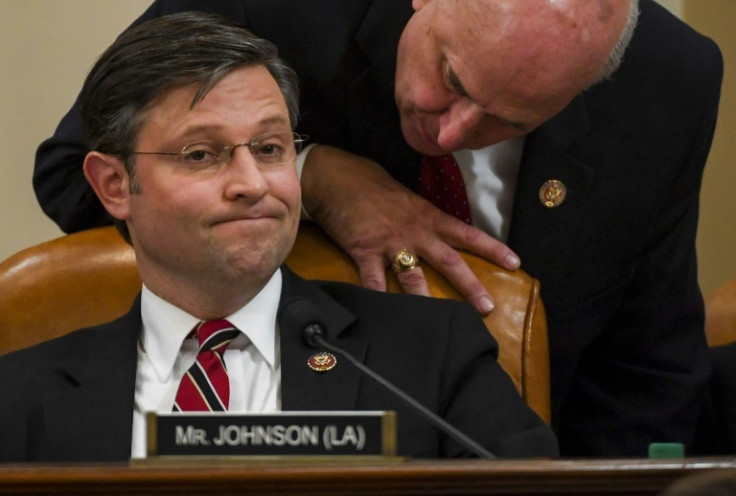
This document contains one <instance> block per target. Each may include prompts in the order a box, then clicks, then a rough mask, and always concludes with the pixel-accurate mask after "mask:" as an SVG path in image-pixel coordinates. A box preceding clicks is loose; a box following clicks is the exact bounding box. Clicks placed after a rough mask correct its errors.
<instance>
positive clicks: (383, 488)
mask: <svg viewBox="0 0 736 496" xmlns="http://www.w3.org/2000/svg"><path fill="white" fill-rule="evenodd" d="M713 469H736V458H703V459H694V458H691V459H683V460H633V459H632V460H577V461H576V460H554V461H549V460H526V461H510V460H504V461H476V460H469V461H461V460H451V461H440V460H436V461H406V462H403V461H393V462H382V461H365V460H363V461H357V460H353V461H334V460H332V461H324V460H323V461H315V460H303V461H296V460H281V461H276V462H275V461H273V460H268V461H262V460H261V461H258V460H257V461H249V460H243V459H241V460H219V461H218V460H206V461H201V462H197V463H192V462H191V461H190V462H187V463H157V464H137V463H136V464H130V465H128V464H120V465H102V464H101V465H84V466H81V465H73V466H72V465H53V466H41V465H4V466H3V465H0V494H3V495H6V494H56V495H66V494H96V495H100V494H102V495H127V494H130V495H133V494H135V495H140V494H177V495H195V494H202V495H215V494H216V495H230V494H232V495H234V494H238V495H246V494H249V495H250V494H258V495H275V494H279V495H291V494H294V495H301V496H304V495H368V494H371V495H381V496H386V495H425V494H426V495H429V494H432V495H442V494H448V495H453V496H462V495H468V494H488V495H494V494H515V495H551V494H566V495H575V494H585V495H613V494H615V495H618V496H621V495H656V494H658V493H659V492H660V491H661V490H662V489H664V488H665V487H666V486H667V485H668V484H670V483H671V482H672V481H674V480H675V479H677V478H679V477H682V476H684V475H688V474H694V473H699V472H703V471H706V470H713Z"/></svg>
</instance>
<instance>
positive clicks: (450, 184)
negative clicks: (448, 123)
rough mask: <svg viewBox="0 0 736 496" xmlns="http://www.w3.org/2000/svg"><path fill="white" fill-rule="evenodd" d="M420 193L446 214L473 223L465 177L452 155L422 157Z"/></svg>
mask: <svg viewBox="0 0 736 496" xmlns="http://www.w3.org/2000/svg"><path fill="white" fill-rule="evenodd" d="M419 193H420V194H421V195H422V196H423V197H424V198H426V199H427V200H429V201H431V202H432V203H434V204H435V205H436V206H437V207H438V208H439V209H441V210H443V211H444V212H446V213H448V214H450V215H454V216H455V217H457V218H458V219H460V220H462V221H464V222H467V223H468V224H472V223H473V219H472V217H471V215H470V205H469V204H468V194H467V192H466V191H465V182H464V181H463V175H462V173H461V172H460V167H458V165H457V162H456V161H455V157H453V156H452V155H451V154H448V155H440V156H438V157H430V156H426V155H425V156H424V157H422V171H421V173H420V176H419Z"/></svg>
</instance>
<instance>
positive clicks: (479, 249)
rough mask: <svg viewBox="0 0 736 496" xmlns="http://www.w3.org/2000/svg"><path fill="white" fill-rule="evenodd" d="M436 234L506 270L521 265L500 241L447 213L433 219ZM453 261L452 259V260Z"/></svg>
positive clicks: (456, 246)
mask: <svg viewBox="0 0 736 496" xmlns="http://www.w3.org/2000/svg"><path fill="white" fill-rule="evenodd" d="M435 229H436V231H437V234H438V235H439V236H440V237H441V238H442V239H443V240H445V242H446V243H448V244H450V245H452V246H453V247H455V248H459V249H462V250H466V251H469V252H472V253H475V254H476V255H479V256H481V257H483V258H485V259H486V260H490V261H491V262H493V263H495V264H497V265H499V266H501V267H503V268H504V269H507V270H516V269H518V268H519V266H520V265H521V260H520V259H519V256H518V255H517V254H516V253H515V252H514V251H513V250H512V249H511V248H509V247H508V246H506V245H505V244H504V243H502V242H501V241H499V240H497V239H495V238H494V237H492V236H490V235H489V234H487V233H485V232H483V231H481V230H480V229H478V228H477V227H475V226H471V225H469V224H466V223H465V222H463V221H461V220H458V219H456V218H455V217H452V216H449V215H444V214H443V215H442V216H440V217H439V218H438V219H436V221H435ZM453 262H454V260H453Z"/></svg>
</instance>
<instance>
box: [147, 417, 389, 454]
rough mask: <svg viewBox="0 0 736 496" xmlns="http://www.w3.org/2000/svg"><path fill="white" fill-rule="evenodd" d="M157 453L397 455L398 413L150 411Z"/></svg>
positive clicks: (151, 446)
mask: <svg viewBox="0 0 736 496" xmlns="http://www.w3.org/2000/svg"><path fill="white" fill-rule="evenodd" d="M146 423H147V426H146V429H147V441H148V447H147V452H148V456H149V457H158V456H232V455H240V456H243V455H245V456H271V455H276V456H291V455H307V456H314V455H329V456H336V455H352V456H355V455H370V456H395V455H396V413H395V412H393V411H375V412H374V411H370V412H336V411H328V412H321V411H310V412H297V411H293V412H279V413H270V414H230V413H148V414H147V416H146Z"/></svg>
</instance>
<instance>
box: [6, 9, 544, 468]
mask: <svg viewBox="0 0 736 496" xmlns="http://www.w3.org/2000/svg"><path fill="white" fill-rule="evenodd" d="M81 102H82V107H81V108H82V120H83V124H84V128H85V134H86V137H87V141H88V145H89V149H90V150H92V151H91V152H89V153H88V154H87V156H86V158H85V161H84V172H85V176H86V177H87V179H88V181H89V182H90V184H91V186H92V188H93V189H94V191H95V193H96V194H97V195H98V197H99V199H100V201H101V202H102V204H103V205H104V206H105V208H106V209H107V211H108V212H109V213H110V214H111V215H112V217H113V218H115V219H116V222H117V225H118V228H119V229H120V231H121V233H123V235H124V236H125V237H126V239H127V240H128V241H129V242H130V243H131V244H132V246H133V248H134V250H135V254H136V260H137V266H138V270H139V272H140V276H141V279H142V281H143V290H142V292H141V295H140V296H139V297H138V298H137V299H136V301H135V303H134V305H133V307H132V308H131V310H130V312H129V313H128V314H126V315H124V316H123V317H122V318H120V319H118V320H116V321H114V322H112V323H109V324H106V325H102V326H98V327H94V328H89V329H84V330H81V331H77V332H74V333H71V334H69V335H67V336H64V337H62V338H59V339H56V340H53V341H49V342H46V343H43V344H41V345H39V346H36V347H33V348H29V349H26V350H21V351H19V352H16V353H12V354H9V355H6V356H4V357H2V359H0V377H2V379H0V394H2V396H3V398H4V401H3V408H2V413H0V460H3V461H115V460H118V461H121V460H127V459H128V458H130V457H131V456H133V457H139V456H142V455H143V454H144V453H145V432H144V431H145V428H144V414H145V412H147V411H154V410H155V411H171V410H172V409H174V408H175V409H178V410H189V409H201V408H207V409H217V408H218V403H221V405H220V409H223V410H228V411H231V412H268V411H278V410H336V409H339V410H389V409H390V410H396V411H397V415H398V453H399V454H400V455H406V456H416V457H457V456H467V455H469V454H470V453H468V452H467V450H466V449H465V448H463V447H462V446H461V445H460V444H458V443H456V442H453V441H452V440H450V439H448V438H447V437H446V436H444V435H443V434H441V433H440V432H439V431H438V430H437V429H435V428H434V427H432V426H431V424H429V423H428V422H427V421H425V420H424V419H423V417H421V416H419V415H417V414H415V413H413V412H412V411H411V410H410V409H408V408H405V407H404V404H403V403H401V402H400V400H397V399H395V398H394V397H393V396H391V395H390V394H388V393H387V392H385V391H384V390H382V389H381V388H380V387H379V386H378V385H377V384H375V383H373V382H372V381H371V380H370V379H367V378H364V377H363V376H362V375H361V374H360V373H359V372H358V371H357V370H356V369H355V368H353V367H352V366H351V365H350V364H346V363H342V362H340V363H338V364H337V365H336V366H335V367H334V368H333V369H331V370H329V371H326V372H316V371H313V370H311V369H310V368H309V367H308V361H309V359H310V357H311V356H312V355H314V352H315V350H314V349H312V348H310V347H309V346H307V344H305V343H304V342H303V340H302V336H301V334H302V332H301V331H302V330H301V329H291V328H289V326H286V325H284V323H282V322H279V321H278V319H277V315H278V312H279V308H280V306H281V305H282V304H283V302H285V301H288V300H290V299H292V298H294V297H296V296H299V297H302V298H305V299H307V300H309V301H311V302H313V303H314V304H315V305H316V306H317V307H318V308H319V309H320V311H321V312H322V313H323V314H324V319H325V322H326V324H327V328H328V329H329V332H330V339H331V340H333V342H334V343H336V344H337V345H338V346H341V347H344V348H347V349H349V350H350V351H352V353H353V354H354V355H356V356H358V357H359V358H360V359H362V360H363V361H364V363H365V364H366V365H367V366H369V367H371V368H373V369H374V370H376V371H378V373H379V374H381V375H383V376H385V377H387V378H389V379H390V380H392V381H395V383H396V384H398V386H399V387H400V388H402V389H404V390H406V391H407V392H409V394H411V395H412V396H413V397H414V398H416V399H417V400H418V401H419V402H420V403H422V404H423V405H425V406H426V407H428V408H429V409H431V410H432V411H434V412H436V413H437V414H439V415H441V416H442V417H443V418H444V419H445V420H447V421H448V422H450V423H451V424H453V425H454V426H455V427H457V428H458V429H459V430H461V431H462V432H464V433H465V434H466V435H467V436H469V437H470V438H471V439H474V440H476V441H477V442H478V443H480V444H481V445H482V446H483V447H484V448H486V449H487V450H488V451H490V452H491V453H494V454H495V455H497V456H501V457H524V456H555V455H556V454H557V444H556V440H555V437H554V435H553V433H552V431H551V430H550V428H549V427H548V426H547V425H545V424H544V422H543V421H542V420H541V419H540V418H539V417H537V416H536V415H535V414H534V413H533V412H532V411H531V410H530V409H529V408H528V407H527V406H526V405H525V404H524V403H523V401H522V400H521V398H520V397H519V395H518V394H517V392H516V390H515V388H514V386H513V384H512V382H511V380H510V379H509V378H508V376H506V374H505V373H504V372H503V370H502V369H501V368H500V366H499V365H498V363H497V362H496V360H495V356H496V354H497V351H498V350H497V346H496V344H495V342H494V341H493V338H492V337H491V336H490V335H489V334H488V332H487V330H486V329H485V326H484V325H483V323H482V321H481V320H480V318H479V317H478V316H477V314H476V313H475V312H474V311H473V309H472V308H471V307H470V306H468V305H466V304H463V303H456V302H450V301H441V300H434V299H429V298H424V297H418V296H408V295H387V294H384V293H380V292H372V291H369V290H366V289H363V288H360V287H357V286H350V285H344V284H337V283H310V282H306V281H304V280H302V279H300V278H299V277H297V276H296V275H294V274H293V273H291V272H290V271H289V269H288V268H286V267H285V266H283V265H282V263H283V261H284V259H285V258H286V255H287V253H288V252H289V250H290V249H291V247H292V245H293V242H294V238H295V236H296V232H297V228H298V224H299V214H300V206H301V193H300V187H299V180H298V178H297V173H296V169H295V165H294V161H295V157H296V153H297V150H296V145H295V143H298V142H299V141H300V140H301V138H300V137H299V136H298V135H295V134H293V132H292V129H294V127H295V125H296V121H297V116H298V91H297V87H296V76H295V75H294V73H293V72H292V71H291V70H290V69H289V68H287V67H286V66H284V65H283V64H282V63H281V62H280V60H279V59H278V58H277V55H276V52H275V48H274V46H273V45H272V44H270V43H269V42H266V41H264V40H261V39H259V38H256V37H254V36H253V35H251V34H250V33H249V32H248V31H246V30H245V29H243V28H242V27H239V26H236V25H234V24H230V23H229V22H228V21H225V20H223V19H221V18H219V17H214V16H210V15H206V14H195V13H184V14H177V15H174V16H170V17H162V18H159V19H157V20H153V21H150V22H148V23H145V24H142V25H140V26H138V27H137V28H135V29H133V30H131V31H129V32H127V33H126V34H124V35H123V36H121V37H120V38H119V39H118V40H117V41H116V42H115V43H114V44H113V45H112V46H111V47H110V48H109V49H108V50H107V51H106V52H105V53H104V54H103V55H102V57H101V58H100V60H99V61H98V62H97V64H96V65H95V66H94V68H93V69H92V71H91V72H90V74H89V75H88V77H87V79H86V81H85V84H84V88H83V91H82V99H81ZM203 322H204V323H203ZM220 324H223V326H224V328H225V329H226V330H220V328H219V327H218V326H219V325H220ZM211 328H215V329H216V334H215V335H214V336H215V337H214V338H211V339H219V337H222V336H226V337H225V338H223V339H222V342H221V344H222V347H220V348H218V351H213V350H210V351H209V352H208V353H209V357H210V358H211V359H213V360H214V361H215V362H220V366H219V374H220V377H222V374H224V377H225V381H224V382H225V384H226V389H227V390H226V391H225V392H223V391H222V390H221V389H220V388H219V387H215V388H214V391H213V392H214V393H215V400H214V401H210V402H209V403H207V404H206V405H199V404H197V401H198V399H197V398H194V399H192V397H191V396H190V397H188V398H185V397H184V396H182V394H183V393H184V390H185V389H186V387H187V384H189V383H188V381H190V380H192V379H190V374H188V373H186V372H187V370H188V369H189V368H190V366H192V365H193V364H196V363H199V362H200V360H202V356H203V353H199V355H198V353H197V347H198V345H197V340H198V338H202V335H203V333H204V330H205V329H211ZM233 328H234V329H235V332H232V331H233ZM193 330H196V332H193ZM227 342H229V345H228V344H227ZM223 350H224V351H223ZM223 360H224V365H225V366H226V367H225V369H223V367H222V361H223ZM175 405H176V406H175Z"/></svg>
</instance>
